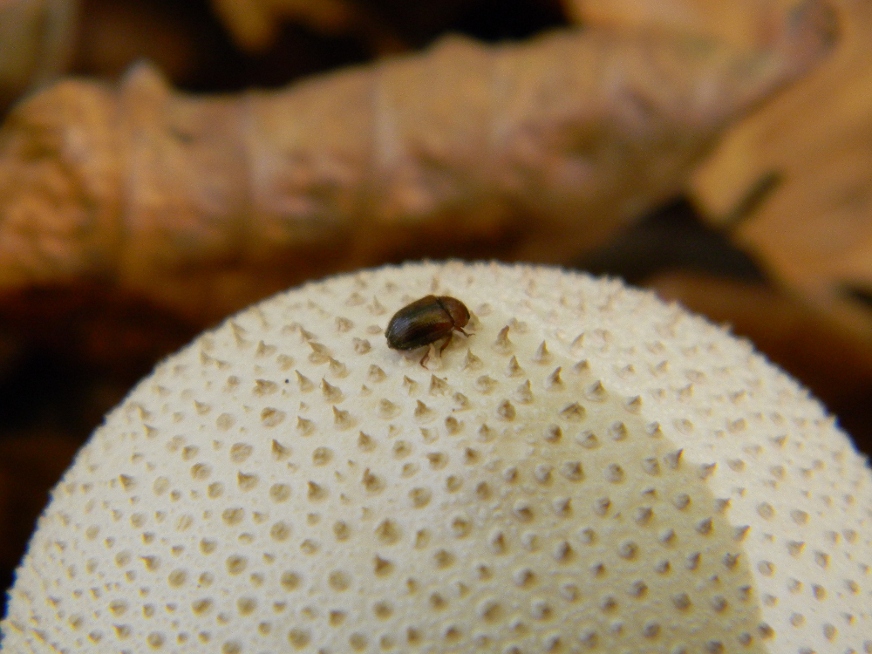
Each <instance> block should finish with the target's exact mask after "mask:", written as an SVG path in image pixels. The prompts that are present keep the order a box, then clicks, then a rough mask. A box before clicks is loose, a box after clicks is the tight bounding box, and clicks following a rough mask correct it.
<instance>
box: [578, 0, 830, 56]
mask: <svg viewBox="0 0 872 654" xmlns="http://www.w3.org/2000/svg"><path fill="white" fill-rule="evenodd" d="M563 4H564V5H565V7H566V11H567V13H568V14H569V15H570V17H571V18H573V19H574V20H576V21H577V22H581V23H584V24H585V25H608V26H613V27H619V28H621V29H642V30H651V29H663V30H669V31H683V32H688V33H692V34H698V35H700V36H703V35H705V36H708V37H713V38H717V39H720V40H723V41H726V42H728V43H732V44H734V45H736V46H744V47H750V48H762V47H771V46H772V44H773V41H775V40H777V39H778V38H780V37H781V36H783V33H784V30H783V25H784V18H785V16H787V15H789V13H790V12H791V11H793V12H798V13H801V12H807V11H810V10H812V11H815V12H821V9H822V8H823V5H822V3H820V2H816V1H812V2H809V1H808V0H729V2H722V1H720V0H563ZM826 13H827V12H821V14H820V15H821V17H822V18H825V17H826Z"/></svg>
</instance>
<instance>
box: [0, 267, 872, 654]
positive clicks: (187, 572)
mask: <svg viewBox="0 0 872 654" xmlns="http://www.w3.org/2000/svg"><path fill="white" fill-rule="evenodd" d="M428 294H436V295H450V296H452V297H456V298H458V299H459V300H461V301H462V302H464V303H465V304H466V305H467V306H468V307H469V309H470V310H471V311H472V313H473V316H474V317H473V319H472V320H471V321H470V323H469V325H468V327H467V331H468V332H470V336H469V337H468V338H464V337H463V336H459V335H455V337H454V339H453V340H452V342H451V344H450V346H449V347H448V348H447V349H446V350H445V351H444V352H443V353H442V355H441V357H440V356H439V354H438V351H437V349H436V347H434V346H431V347H432V348H433V349H432V350H431V356H430V357H429V360H428V362H427V367H426V368H425V367H424V366H422V365H420V363H419V362H420V360H421V355H422V353H423V350H420V351H418V350H413V351H410V352H398V351H395V350H390V349H389V348H388V347H387V344H386V343H385V340H384V331H385V326H386V324H387V321H388V320H389V319H390V317H391V315H392V314H393V313H394V312H395V311H396V310H397V309H399V308H401V307H402V306H404V305H406V304H407V303H409V302H410V301H413V300H416V299H418V298H420V297H422V296H425V295H428ZM435 345H437V346H438V343H437V344H435ZM2 631H3V639H4V640H3V643H2V647H3V651H4V652H10V653H13V652H14V653H16V654H17V653H24V652H70V653H73V652H130V653H139V652H205V651H210V652H220V653H222V654H248V653H252V654H263V653H265V652H311V653H318V654H322V653H323V654H326V653H340V652H372V653H375V652H379V653H382V652H427V653H432V654H438V653H443V652H446V653H447V652H452V653H455V652H456V653H467V652H482V651H487V652H501V653H511V654H521V653H540V652H608V653H610V654H611V653H623V652H628V653H629V652H633V653H638V652H647V653H655V652H656V653H660V652H662V653H664V654H679V653H685V654H694V653H706V654H709V653H717V652H723V653H732V652H742V653H744V652H754V653H757V652H767V653H778V654H787V653H790V654H806V653H809V652H818V653H823V652H840V653H841V652H855V653H857V654H861V653H869V652H872V475H870V470H869V468H868V467H867V465H866V461H865V460H864V458H863V457H862V456H860V455H859V454H858V453H857V451H856V450H855V449H854V447H853V446H852V444H851V442H850V440H849V439H848V437H847V436H846V435H845V434H844V433H843V432H841V431H840V430H839V429H838V428H837V427H836V426H835V425H834V421H833V419H832V418H831V417H829V416H828V415H826V413H825V411H824V410H823V408H822V407H821V406H820V404H819V403H818V402H817V401H815V400H814V399H812V398H810V397H809V395H808V393H807V392H806V391H805V390H804V389H803V388H801V387H800V386H799V385H798V384H797V383H796V382H795V381H793V380H792V379H791V378H789V377H788V376H787V375H785V374H784V373H783V372H781V371H779V370H778V369H777V368H775V367H774V366H772V365H771V364H769V363H768V362H767V361H766V360H765V359H764V358H763V357H762V356H760V355H759V354H757V353H755V352H754V350H753V348H752V347H751V345H749V344H748V343H747V342H746V341H742V340H740V339H737V338H734V337H732V336H731V335H729V334H728V333H727V332H726V331H725V330H724V329H723V328H720V327H717V326H714V325H712V324H711V323H709V322H707V321H705V320H703V319H701V318H698V317H694V316H691V315H690V314H688V313H687V312H686V311H684V310H683V309H681V308H680V307H678V306H674V305H667V304H665V303H663V302H661V301H660V300H658V299H657V298H655V297H654V295H652V294H650V293H647V292H643V291H639V290H634V289H631V288H628V287H626V286H625V285H624V284H622V283H621V282H619V281H616V280H608V279H594V278H591V277H589V276H586V275H582V274H575V273H569V272H565V271H561V270H558V269H554V268H546V267H535V266H525V265H513V266H509V265H500V264H462V263H457V262H450V263H447V264H409V265H404V266H400V267H386V268H381V269H378V270H371V271H363V272H359V273H355V274H348V275H342V276H337V277H333V278H330V279H327V280H325V281H321V282H317V283H310V284H307V285H305V286H303V287H301V288H297V289H293V290H290V291H288V292H286V293H283V294H280V295H277V296H275V297H273V298H271V299H269V300H267V301H265V302H262V303H260V304H258V305H255V306H254V307H252V308H250V309H248V310H246V311H244V312H242V313H240V314H238V315H236V316H234V317H232V318H230V319H228V320H227V321H226V322H225V323H224V324H222V325H221V326H219V327H218V328H216V329H214V330H212V331H209V332H206V333H204V334H203V335H202V336H200V337H199V338H198V339H197V340H195V341H194V342H193V343H192V344H191V345H189V346H188V347H186V348H185V349H183V350H182V351H180V352H179V353H177V354H175V355H174V356H171V357H170V358H168V359H167V360H165V361H164V362H162V363H161V364H160V365H159V366H158V367H157V368H156V370H155V371H154V373H153V374H152V375H150V376H149V377H148V378H146V379H145V380H143V381H142V382H141V383H140V384H139V385H138V386H137V387H136V388H135V389H134V390H133V391H132V392H131V393H130V395H129V396H128V397H127V398H126V399H125V400H124V402H123V403H122V404H121V405H120V406H119V407H117V408H116V409H115V410H113V411H112V412H111V413H110V414H109V415H108V416H107V418H106V420H105V423H104V424H103V425H102V426H101V427H100V428H98V429H97V430H96V432H95V433H94V435H93V436H92V438H91V439H90V441H89V442H88V443H87V445H86V446H85V447H84V448H83V449H82V451H81V452H80V454H79V455H78V457H77V458H76V460H75V462H74V464H73V465H72V467H71V468H70V469H69V471H68V472H67V473H66V474H65V476H64V478H63V479H62V481H61V482H60V483H59V484H58V486H57V487H56V488H55V490H54V491H53V497H52V500H51V502H50V504H49V506H48V507H47V509H46V511H45V513H44V515H43V516H42V517H41V519H40V521H39V525H38V528H37V531H36V533H35V535H34V537H33V539H32V541H31V543H30V547H29V551H28V553H27V555H26V556H25V558H24V560H23V563H22V565H21V567H20V569H19V570H18V574H17V580H16V583H15V585H14V587H13V589H12V590H11V594H10V604H9V610H8V615H7V617H6V618H5V620H4V622H3V623H2Z"/></svg>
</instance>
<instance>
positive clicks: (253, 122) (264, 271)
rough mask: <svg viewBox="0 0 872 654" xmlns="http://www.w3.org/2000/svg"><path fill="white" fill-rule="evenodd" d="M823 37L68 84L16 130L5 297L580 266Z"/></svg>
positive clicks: (805, 62) (245, 289)
mask: <svg viewBox="0 0 872 654" xmlns="http://www.w3.org/2000/svg"><path fill="white" fill-rule="evenodd" d="M828 43H829V33H828V32H826V31H825V30H824V31H822V30H820V29H819V25H818V24H817V23H816V22H815V21H811V20H805V19H804V18H803V16H800V19H798V20H792V21H789V29H786V31H785V33H784V38H783V39H781V40H780V41H779V42H778V46H777V47H773V48H771V49H767V50H761V51H742V50H737V49H735V48H732V47H730V46H726V45H724V44H722V43H719V42H716V41H711V40H700V39H698V38H690V37H682V36H676V35H674V34H670V35H667V34H645V33H633V34H624V33H621V32H619V31H611V30H604V29H603V30H600V29H590V30H586V31H584V32H575V31H563V32H558V33H553V34H551V35H548V36H544V37H540V38H537V39H535V40H533V41H531V42H528V43H525V44H521V45H507V46H500V47H488V46H483V45H480V44H477V43H474V42H471V41H469V40H466V39H462V38H457V37H454V38H448V39H445V40H443V41H441V42H440V43H439V44H438V45H436V46H435V47H434V48H432V49H431V50H430V51H429V52H427V53H424V54H422V55H419V56H415V57H407V58H400V59H395V60H391V61H386V62H383V63H379V64H376V65H373V66H369V67H362V68H358V69H353V70H348V71H342V72H339V73H335V74H331V75H326V76H323V77H320V78H315V79H313V80H310V81H308V82H305V83H302V84H297V85H295V86H292V87H290V88H289V89H287V90H285V91H281V92H277V93H246V94H243V95H240V96H221V97H192V96H189V95H184V94H177V93H173V92H172V91H171V89H169V88H168V87H167V85H166V84H165V82H164V81H163V80H162V79H161V78H160V77H159V76H158V75H157V74H156V73H155V72H154V71H153V70H151V69H149V68H146V67H140V68H137V69H135V70H134V71H133V72H131V73H130V74H129V76H128V77H127V78H126V79H125V80H124V82H123V83H122V85H121V87H120V88H117V89H116V88H112V87H109V86H106V85H102V84H97V83H93V82H86V81H68V82H64V83H61V84H58V85H57V86H55V87H54V88H51V89H49V90H47V91H46V92H44V93H42V94H40V95H37V96H35V97H34V98H32V99H31V100H30V101H28V102H26V103H24V104H22V105H21V106H19V107H18V108H17V110H16V111H15V112H14V113H13V114H12V115H11V116H10V117H9V119H8V120H7V122H6V124H5V126H4V127H3V129H2V131H0V262H2V264H0V289H3V290H4V291H14V290H17V289H21V288H27V287H32V286H34V285H52V284H54V285H57V284H64V283H76V282H77V281H79V280H82V279H88V280H91V281H93V280H98V281H101V282H103V283H106V284H107V285H114V286H115V287H116V288H119V289H120V290H123V291H125V292H129V293H132V294H139V295H140V296H144V297H145V298H146V299H147V300H149V301H151V302H153V303H155V304H156V305H158V306H162V307H165V308H170V309H171V310H172V311H176V312H178V313H179V314H181V315H184V316H187V317H193V318H196V319H198V320H201V319H206V320H210V319H214V318H216V317H218V316H222V315H225V314H226V313H228V312H229V311H231V310H233V309H235V308H238V307H240V306H242V305H245V304H246V303H248V302H250V301H252V300H253V299H255V298H259V297H262V296H264V295H267V294H269V293H270V292H273V291H275V290H278V289H279V288H282V287H285V286H287V285H288V284H291V283H295V282H298V281H300V280H302V279H306V278H310V277H313V276H317V275H323V274H326V273H330V272H334V271H337V270H342V269H350V268H356V267H360V266H365V265H372V264H374V263H377V262H383V261H390V260H398V259H403V258H408V257H416V256H422V255H431V256H445V255H447V254H454V255H458V254H460V255H468V256H474V255H477V256H500V257H503V258H507V259H527V260H532V261H549V262H564V261H567V260H570V259H571V258H572V257H575V256H577V255H578V253H579V252H580V251H583V250H584V249H585V248H588V247H593V246H595V245H597V244H599V243H600V242H602V240H603V239H604V238H605V237H606V236H608V235H609V234H610V233H611V231H612V230H613V229H615V228H616V227H617V226H619V225H620V224H621V223H623V222H625V221H626V220H628V219H630V218H632V217H634V216H636V215H638V214H639V213H640V212H642V211H643V210H644V209H646V208H648V207H650V206H651V205H652V204H654V203H658V202H660V201H662V200H663V199H664V198H665V197H667V196H669V195H670V194H672V193H674V192H675V191H676V190H677V189H678V188H679V187H680V186H681V185H682V183H683V182H684V181H685V179H686V175H687V173H688V171H689V170H690V169H691V168H692V167H693V166H694V165H695V164H696V162H697V161H698V160H699V158H700V156H702V154H703V153H705V152H706V151H707V150H708V148H709V147H710V146H711V145H712V143H713V142H714V140H715V139H716V138H717V136H718V135H719V134H720V133H721V131H722V130H723V128H724V126H725V125H726V124H728V123H729V122H730V121H731V120H732V119H735V118H736V117H737V116H738V115H741V114H743V113H744V112H745V111H746V110H748V109H749V108H750V107H752V106H755V105H756V104H757V103H759V102H760V101H761V100H762V99H763V98H765V97H767V95H768V94H770V93H771V92H772V91H773V90H774V89H776V88H778V87H779V86H781V85H782V84H784V83H785V82H787V81H789V80H791V79H793V78H795V77H797V76H798V75H801V74H802V73H804V72H805V70H806V69H807V67H808V66H809V65H810V64H811V62H813V61H814V60H815V59H816V57H818V56H821V55H822V53H823V52H824V51H825V50H826V49H827V45H828ZM798 49H799V50H801V53H800V54H801V56H800V54H798V52H797V50H798Z"/></svg>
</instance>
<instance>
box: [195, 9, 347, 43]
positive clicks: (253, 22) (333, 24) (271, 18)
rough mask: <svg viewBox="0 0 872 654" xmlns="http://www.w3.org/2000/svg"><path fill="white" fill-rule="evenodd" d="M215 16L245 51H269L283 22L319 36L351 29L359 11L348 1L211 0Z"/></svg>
mask: <svg viewBox="0 0 872 654" xmlns="http://www.w3.org/2000/svg"><path fill="white" fill-rule="evenodd" d="M212 5H213V7H214V9H215V12H216V13H217V14H218V16H219V17H220V18H221V20H222V21H223V22H224V25H225V26H226V27H227V29H228V30H230V33H231V35H232V36H233V38H234V39H235V40H236V43H237V45H239V46H240V47H241V48H242V49H244V50H250V51H257V50H263V49H264V48H266V47H268V46H269V45H270V44H271V43H272V42H273V41H274V40H275V38H276V34H277V32H278V30H279V28H280V27H281V24H282V22H284V21H297V22H300V23H303V24H305V25H307V26H309V27H311V28H313V29H316V30H318V31H319V32H325V33H328V34H335V33H343V32H346V31H348V30H350V29H351V27H352V24H353V21H354V17H355V15H356V13H357V12H356V9H355V7H354V5H353V4H352V3H350V2H348V1H347V0H212Z"/></svg>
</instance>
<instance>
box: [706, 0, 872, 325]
mask: <svg viewBox="0 0 872 654" xmlns="http://www.w3.org/2000/svg"><path fill="white" fill-rule="evenodd" d="M835 4H836V7H837V9H838V15H839V23H840V28H841V31H842V38H841V40H840V42H839V44H838V46H837V48H836V49H835V51H834V52H833V53H832V55H831V56H830V57H829V58H828V59H827V60H826V61H825V62H824V63H823V65H821V66H820V67H819V68H817V69H816V70H815V71H814V72H813V73H811V74H810V75H809V76H808V77H806V78H804V79H803V80H802V82H801V83H798V84H797V85H795V86H794V87H792V88H791V89H790V90H788V91H787V92H785V93H784V94H783V95H781V96H779V97H778V98H777V99H776V100H774V101H773V102H772V103H770V104H768V105H767V106H766V107H765V109H763V110H762V111H761V112H759V113H758V114H756V115H754V116H753V117H751V118H750V119H748V120H747V121H746V122H745V123H744V124H742V125H740V126H739V127H737V128H736V129H735V130H733V131H732V132H731V133H730V134H729V136H728V138H727V139H726V140H725V142H724V143H723V144H722V146H721V147H720V148H718V149H717V150H716V152H715V153H714V155H713V156H712V157H711V159H710V160H709V161H707V162H706V163H705V165H703V167H702V169H701V170H700V171H699V173H698V174H697V176H696V179H695V183H694V192H695V195H696V200H697V202H698V204H699V205H700V207H701V208H702V209H703V210H704V211H705V212H706V213H707V214H708V215H709V216H710V217H711V218H712V220H713V221H714V220H717V218H718V217H720V216H726V215H727V214H728V211H727V208H728V207H730V206H731V205H734V204H735V203H736V202H737V200H738V198H740V197H741V196H742V195H743V194H745V193H746V191H747V189H748V188H750V187H752V186H753V185H754V184H755V182H756V180H758V179H760V178H761V177H763V176H766V175H770V174H775V175H777V177H778V178H779V179H780V180H781V183H780V184H779V185H778V186H777V188H775V190H774V191H773V192H772V193H771V194H770V196H769V197H768V198H766V200H765V202H764V203H763V204H762V205H761V206H760V207H759V208H758V210H757V211H756V212H755V213H754V214H753V215H751V216H749V217H748V218H747V219H745V220H744V221H743V222H741V223H739V224H738V225H736V226H735V228H734V234H735V237H736V239H737V240H738V241H740V242H741V243H742V244H743V245H744V246H745V247H746V248H748V249H749V250H753V251H755V252H756V253H757V254H758V256H759V257H761V258H762V259H763V260H764V261H765V262H766V264H767V266H768V267H769V268H770V269H771V271H772V272H773V274H775V275H776V276H777V277H779V278H780V279H781V280H782V281H783V282H784V283H786V284H788V285H790V286H792V287H793V288H794V289H795V290H797V291H798V292H800V293H802V294H804V295H805V297H806V299H807V301H809V302H814V303H817V304H820V305H822V306H826V307H828V308H830V309H831V310H836V309H834V308H833V307H835V306H836V305H840V304H841V305H842V306H841V308H839V309H838V310H839V311H842V312H845V313H854V314H856V315H858V316H860V315H861V314H863V313H864V312H865V315H866V321H867V322H866V324H867V329H869V330H872V311H870V310H869V309H870V307H869V306H868V305H866V306H865V308H864V307H863V304H862V303H859V302H854V301H853V300H852V299H851V296H850V295H849V294H846V292H845V291H846V290H851V291H853V294H854V296H861V297H862V296H865V297H866V298H872V48H870V40H869V35H870V34H872V5H870V4H869V3H868V2H849V1H847V0H840V1H839V2H836V3H835Z"/></svg>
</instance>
